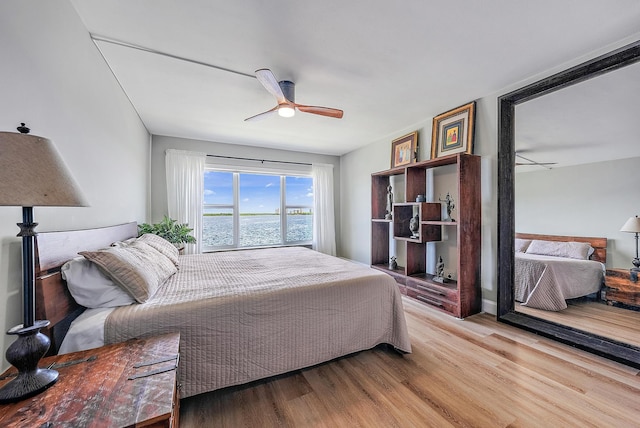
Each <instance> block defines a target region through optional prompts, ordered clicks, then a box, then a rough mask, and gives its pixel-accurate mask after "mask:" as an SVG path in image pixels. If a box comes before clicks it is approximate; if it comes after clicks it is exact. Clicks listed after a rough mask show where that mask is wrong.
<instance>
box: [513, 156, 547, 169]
mask: <svg viewBox="0 0 640 428" xmlns="http://www.w3.org/2000/svg"><path fill="white" fill-rule="evenodd" d="M516 157H517V158H519V159H522V160H524V161H526V162H516V166H539V167H542V168H547V169H551V167H550V166H549V165H556V164H557V162H536V161H534V160H532V159H529V158H525V157H524V156H522V155H519V154H518V153H516Z"/></svg>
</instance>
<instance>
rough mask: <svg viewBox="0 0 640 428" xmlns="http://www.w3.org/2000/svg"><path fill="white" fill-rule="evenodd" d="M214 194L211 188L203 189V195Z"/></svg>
mask: <svg viewBox="0 0 640 428" xmlns="http://www.w3.org/2000/svg"><path fill="white" fill-rule="evenodd" d="M215 194H216V192H214V191H213V190H210V189H205V190H204V195H205V196H211V195H215Z"/></svg>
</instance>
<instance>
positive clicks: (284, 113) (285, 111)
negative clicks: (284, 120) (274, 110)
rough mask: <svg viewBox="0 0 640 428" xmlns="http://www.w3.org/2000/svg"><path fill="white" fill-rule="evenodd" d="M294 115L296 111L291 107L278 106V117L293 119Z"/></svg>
mask: <svg viewBox="0 0 640 428" xmlns="http://www.w3.org/2000/svg"><path fill="white" fill-rule="evenodd" d="M295 114H296V110H295V109H294V108H293V107H291V106H287V105H284V106H280V108H278V115H280V117H293V116H294V115H295Z"/></svg>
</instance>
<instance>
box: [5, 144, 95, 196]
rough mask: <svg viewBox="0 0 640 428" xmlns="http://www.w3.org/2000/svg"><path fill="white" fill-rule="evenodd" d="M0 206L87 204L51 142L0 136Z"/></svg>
mask: <svg viewBox="0 0 640 428" xmlns="http://www.w3.org/2000/svg"><path fill="white" fill-rule="evenodd" d="M0 205H4V206H21V207H35V206H56V207H86V206H88V203H87V201H86V199H85V198H84V196H83V194H82V192H81V191H80V187H79V186H78V184H77V183H76V181H75V179H74V178H73V176H72V175H71V173H70V172H69V170H68V168H67V166H66V165H65V163H64V161H63V160H62V157H60V154H59V153H58V150H56V148H55V146H54V145H53V143H52V142H51V141H50V140H48V139H46V138H42V137H38V136H35V135H29V134H19V133H16V132H0Z"/></svg>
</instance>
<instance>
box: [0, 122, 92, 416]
mask: <svg viewBox="0 0 640 428" xmlns="http://www.w3.org/2000/svg"><path fill="white" fill-rule="evenodd" d="M18 131H20V133H15V132H0V153H2V156H0V205H1V206H21V207H22V223H18V226H20V233H19V234H18V236H20V237H22V295H23V323H22V324H21V325H18V326H15V327H13V328H11V329H10V330H9V331H7V334H15V335H17V336H18V338H17V339H16V340H15V341H14V342H13V343H12V344H11V345H10V346H9V348H8V349H7V353H6V357H7V361H8V362H9V363H11V364H12V365H13V366H14V367H16V368H17V369H18V375H17V376H16V378H15V379H13V380H12V381H11V382H9V383H7V384H6V385H4V386H3V387H2V388H0V403H10V402H15V401H20V400H22V399H24V398H27V397H30V396H33V395H36V394H38V393H40V392H42V391H44V390H45V389H47V388H48V387H49V386H51V385H53V384H54V383H55V382H56V381H57V380H58V372H57V371H55V370H51V369H40V368H38V362H39V361H40V359H41V358H42V357H43V356H44V355H45V354H46V353H47V350H48V349H49V345H50V343H51V342H50V340H49V338H48V337H47V336H45V335H44V334H42V333H40V329H42V328H46V327H47V326H48V325H49V321H47V320H35V290H34V286H35V260H34V252H35V247H34V240H35V236H36V231H35V228H36V226H37V225H38V223H34V222H33V207H35V206H53V207H84V206H87V202H86V201H85V199H84V196H83V195H82V192H81V191H80V187H79V186H78V185H77V183H76V181H75V180H74V179H73V177H72V175H71V173H70V172H69V170H68V169H67V166H66V165H65V163H64V161H63V160H62V157H61V156H60V154H59V153H58V151H57V150H56V148H55V146H54V145H53V143H52V142H51V141H50V140H48V139H46V138H42V137H38V136H35V135H28V133H29V128H27V127H26V126H25V124H24V123H22V124H21V126H19V127H18Z"/></svg>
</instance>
